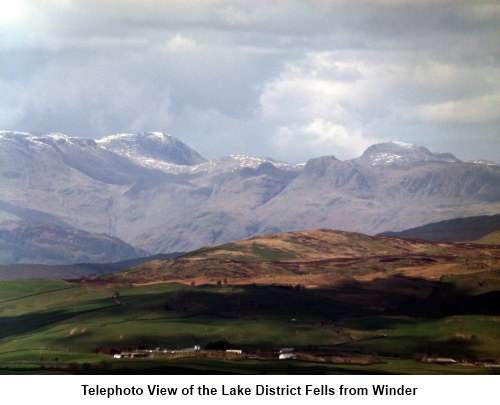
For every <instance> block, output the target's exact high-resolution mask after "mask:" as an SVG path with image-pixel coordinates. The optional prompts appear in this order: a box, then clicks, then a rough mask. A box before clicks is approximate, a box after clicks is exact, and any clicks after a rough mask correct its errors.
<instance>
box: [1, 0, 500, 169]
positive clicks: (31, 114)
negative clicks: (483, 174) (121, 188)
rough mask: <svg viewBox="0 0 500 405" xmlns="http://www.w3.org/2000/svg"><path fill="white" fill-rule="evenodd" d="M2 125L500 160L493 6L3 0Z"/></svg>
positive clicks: (247, 145) (280, 154) (226, 144)
mask: <svg viewBox="0 0 500 405" xmlns="http://www.w3.org/2000/svg"><path fill="white" fill-rule="evenodd" d="M0 10H1V11H0V60H1V63H0V127H2V128H6V129H17V130H24V131H32V132H37V133H40V132H42V133H43V132H51V131H59V132H65V133H69V134H72V135H78V136H87V137H98V136H102V135H104V134H107V133H112V132H124V131H126V132H134V131H143V130H163V131H166V132H169V133H171V134H172V135H175V136H177V137H178V138H180V139H181V140H183V141H185V142H187V143H188V144H190V145H191V146H193V147H194V148H196V149H197V150H199V151H200V152H201V153H202V154H204V155H206V156H208V157H216V156H220V155H224V154H228V153H235V152H244V153H249V154H256V155H263V156H273V157H276V158H280V159H284V160H289V161H301V160H305V159H307V158H310V157H312V156H318V155H325V154H334V155H336V156H338V157H340V158H349V157H354V156H357V155H358V154H360V152H361V151H362V150H363V149H365V148H366V147H367V146H368V145H370V144H372V143H375V142H379V141H383V140H390V139H394V140H402V141H407V142H413V143H418V144H422V145H425V146H427V147H429V148H431V149H433V150H435V151H451V152H453V153H455V154H456V155H457V156H458V157H460V158H464V159H477V158H486V159H491V160H496V161H500V45H499V44H500V2H499V1H498V0H491V1H482V0H470V1H460V0H419V1H414V0H360V1H351V0H329V1H328V0H309V1H307V0H296V1H294V0H289V1H285V0H283V1H280V0H274V1H270V0H253V1H246V0H244V1H243V0H242V1H238V0H232V1H226V0H199V1H185V0H163V1H162V0H141V1H131V0H0Z"/></svg>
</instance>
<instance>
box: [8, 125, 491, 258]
mask: <svg viewBox="0 0 500 405" xmlns="http://www.w3.org/2000/svg"><path fill="white" fill-rule="evenodd" d="M7 206H8V207H10V208H9V210H6V209H5V207H7ZM2 207H4V208H2ZM13 209H16V210H18V211H19V210H23V212H31V213H36V215H37V216H40V215H41V216H44V217H46V218H47V219H48V221H49V222H57V221H62V222H64V223H65V224H67V225H70V226H72V227H74V228H75V229H79V230H81V231H85V232H89V233H100V234H106V235H109V236H112V237H116V238H119V239H121V240H123V241H125V242H126V243H128V244H129V245H132V246H134V247H135V248H138V249H141V250H143V251H146V252H148V253H151V254H156V253H166V252H173V251H188V250H192V249H196V248H198V247H201V246H206V245H215V244H220V243H224V242H228V241H231V240H237V239H241V238H245V237H249V236H253V235H259V234H264V233H270V232H279V231H290V230H299V229H315V228H323V227H328V228H335V229H341V230H350V231H357V232H364V233H368V234H375V233H379V232H383V231H387V230H391V231H399V230H403V229H407V228H410V227H415V226H419V225H422V224H425V223H429V222H433V221H438V220H445V219H450V218H456V217H462V216H472V215H484V214H496V213H498V212H500V167H499V166H497V165H494V164H491V163H488V164H483V163H481V162H476V163H469V162H462V161H460V160H458V159H457V158H455V157H454V156H452V155H450V154H441V153H432V152H430V151H429V150H427V149H426V148H423V147H419V146H414V145H408V144H403V143H394V142H393V143H384V144H379V145H374V146H372V147H370V148H369V149H368V150H367V151H366V152H365V153H364V154H363V155H362V156H361V157H359V158H357V159H352V160H348V161H340V160H338V159H336V158H335V157H333V156H325V157H320V158H316V159H311V160H310V161H308V162H307V163H306V164H304V165H293V164H288V163H285V162H276V161H274V160H272V159H264V158H258V157H252V156H245V155H232V156H229V157H224V158H221V159H216V160H206V159H204V158H203V157H202V156H201V155H200V154H198V153H197V152H196V151H194V150H193V149H191V148H189V147H188V146H187V145H184V144H183V143H182V142H180V141H179V140H177V139H175V138H173V137H171V136H169V135H167V134H163V133H156V132H155V133H143V134H118V135H111V136H106V137H104V138H101V139H97V140H91V139H81V138H74V137H70V136H67V135H62V134H47V135H33V134H26V133H16V132H8V131H3V132H0V225H1V224H2V223H3V222H4V221H12V220H14V221H17V220H18V219H16V218H12V215H13V214H12V210H13ZM107 261H109V260H107Z"/></svg>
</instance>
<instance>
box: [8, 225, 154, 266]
mask: <svg viewBox="0 0 500 405" xmlns="http://www.w3.org/2000/svg"><path fill="white" fill-rule="evenodd" d="M144 254H145V252H143V251H141V250H140V249H136V248H134V247H132V246H130V245H129V244H127V243H125V242H123V241H121V240H120V239H118V238H114V237H111V236H108V235H104V234H95V233H90V232H85V231H82V230H79V229H75V228H73V227H71V226H67V225H65V226H64V225H57V224H54V223H26V222H19V221H13V222H4V223H3V224H2V226H1V227H0V262H5V263H40V264H60V263H81V262H87V263H102V262H107V261H111V262H114V261H120V260H126V259H132V258H135V257H139V256H141V255H144Z"/></svg>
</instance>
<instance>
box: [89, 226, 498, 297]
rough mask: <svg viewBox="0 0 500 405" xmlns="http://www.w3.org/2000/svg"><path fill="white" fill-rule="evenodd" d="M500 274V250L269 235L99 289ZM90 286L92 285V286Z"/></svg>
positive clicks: (154, 265)
mask: <svg viewBox="0 0 500 405" xmlns="http://www.w3.org/2000/svg"><path fill="white" fill-rule="evenodd" d="M499 268H500V246H495V245H477V244H476V245H475V244H468V243H467V244H464V243H461V244H452V243H432V242H423V241H417V240H407V239H399V238H392V237H384V236H368V235H363V234H359V233H351V232H341V231H333V230H325V229H322V230H315V231H302V232H287V233H279V234H270V235H265V236H259V237H254V238H251V239H246V240H241V241H237V242H233V243H228V244H225V245H221V246H217V247H213V248H205V249H200V250H197V251H194V252H191V253H189V254H187V255H184V256H181V257H179V258H177V259H173V260H153V261H149V262H146V263H143V264H141V265H139V266H136V267H133V268H131V269H129V270H128V271H125V272H122V273H116V274H112V275H107V276H103V277H101V278H97V279H94V280H93V281H94V282H120V283H121V282H123V283H128V284H136V285H140V284H154V283H170V282H175V283H182V284H192V285H199V284H232V285H235V284H260V285H265V284H282V285H300V286H303V287H307V288H314V287H324V286H335V285H345V284H346V283H353V282H354V283H356V282H371V281H374V280H383V279H387V280H388V279H394V278H395V277H396V278H402V277H404V278H418V279H420V280H429V281H438V280H440V279H441V278H442V277H443V276H449V275H460V274H471V273H483V272H487V271H489V270H495V269H499ZM88 281H90V280H88Z"/></svg>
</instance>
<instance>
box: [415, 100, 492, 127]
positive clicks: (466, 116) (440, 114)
mask: <svg viewBox="0 0 500 405" xmlns="http://www.w3.org/2000/svg"><path fill="white" fill-rule="evenodd" d="M417 112H418V116H419V117H420V118H421V119H423V120H427V121H441V122H463V123H479V122H488V121H495V120H500V92H498V93H495V94H488V95H484V96H481V97H474V98H468V99H464V100H452V101H447V102H444V103H437V104H426V105H423V106H421V107H419V108H418V109H417Z"/></svg>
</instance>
